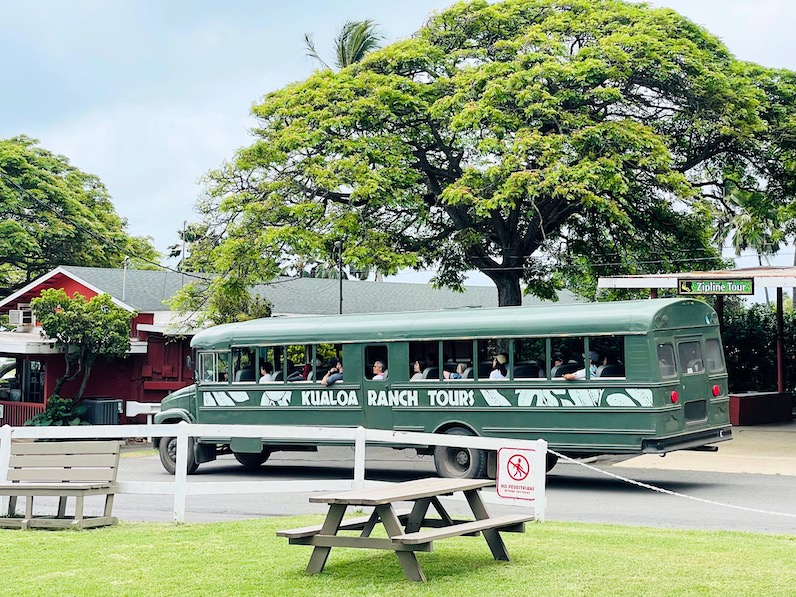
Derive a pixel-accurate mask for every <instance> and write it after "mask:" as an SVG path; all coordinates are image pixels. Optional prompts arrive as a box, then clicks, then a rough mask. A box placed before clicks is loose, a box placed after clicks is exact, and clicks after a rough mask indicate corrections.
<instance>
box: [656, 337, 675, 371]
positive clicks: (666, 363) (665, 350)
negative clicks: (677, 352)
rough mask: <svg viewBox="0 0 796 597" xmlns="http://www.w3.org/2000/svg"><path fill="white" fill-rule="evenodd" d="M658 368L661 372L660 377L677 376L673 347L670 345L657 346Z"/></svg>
mask: <svg viewBox="0 0 796 597" xmlns="http://www.w3.org/2000/svg"><path fill="white" fill-rule="evenodd" d="M658 368H659V369H660V371H661V377H675V376H676V375H677V371H676V370H675V368H674V347H673V346H672V345H671V344H658Z"/></svg>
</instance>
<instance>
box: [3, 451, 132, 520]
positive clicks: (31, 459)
mask: <svg viewBox="0 0 796 597" xmlns="http://www.w3.org/2000/svg"><path fill="white" fill-rule="evenodd" d="M121 446H122V444H121V442H118V441H51V442H12V443H11V457H10V459H9V466H8V474H7V479H8V481H9V482H8V483H3V484H0V495H7V496H9V504H8V515H7V516H6V517H0V527H4V528H17V529H30V528H49V529H54V528H56V529H57V528H78V529H83V528H88V527H98V526H107V525H112V524H116V522H117V519H116V518H115V517H113V516H111V511H112V509H113V498H114V495H115V493H116V473H117V471H118V469H119V455H120V452H121ZM91 495H104V496H105V508H104V510H103V514H102V516H93V517H88V516H85V515H84V513H83V509H84V500H85V497H86V496H91ZM40 496H55V497H57V498H58V510H57V512H56V513H55V514H54V515H49V516H42V515H35V514H34V512H33V501H34V498H35V497H40ZM19 497H24V498H25V514H24V516H22V517H20V516H19V515H17V513H16V506H17V498H19ZM70 497H74V498H75V509H74V515H73V516H68V515H67V514H66V506H67V498H70Z"/></svg>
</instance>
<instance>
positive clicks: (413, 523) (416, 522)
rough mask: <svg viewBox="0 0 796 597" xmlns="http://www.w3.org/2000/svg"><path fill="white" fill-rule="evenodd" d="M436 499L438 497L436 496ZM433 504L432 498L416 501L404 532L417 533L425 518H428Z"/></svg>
mask: <svg viewBox="0 0 796 597" xmlns="http://www.w3.org/2000/svg"><path fill="white" fill-rule="evenodd" d="M434 499H436V498H434ZM430 505H431V498H422V499H419V500H416V501H415V505H414V506H412V511H411V512H410V513H409V517H408V518H407V519H406V528H405V529H404V533H416V532H417V531H419V530H420V527H422V526H423V520H425V518H426V513H427V512H428V507H429V506H430Z"/></svg>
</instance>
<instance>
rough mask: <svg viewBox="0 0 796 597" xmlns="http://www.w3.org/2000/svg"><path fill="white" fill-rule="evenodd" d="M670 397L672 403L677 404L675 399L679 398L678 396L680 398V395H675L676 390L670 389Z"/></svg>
mask: <svg viewBox="0 0 796 597" xmlns="http://www.w3.org/2000/svg"><path fill="white" fill-rule="evenodd" d="M671 398H672V404H677V401H678V400H679V398H680V397H679V396H678V395H677V390H672V395H671Z"/></svg>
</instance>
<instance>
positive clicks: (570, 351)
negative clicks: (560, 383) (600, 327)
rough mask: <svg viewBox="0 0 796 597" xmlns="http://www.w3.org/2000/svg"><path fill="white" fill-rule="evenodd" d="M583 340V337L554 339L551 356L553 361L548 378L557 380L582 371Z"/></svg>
mask: <svg viewBox="0 0 796 597" xmlns="http://www.w3.org/2000/svg"><path fill="white" fill-rule="evenodd" d="M584 340H585V339H584V338H583V336H573V337H570V338H557V339H556V341H555V345H554V348H553V355H552V358H553V359H555V360H554V362H553V363H552V368H551V369H550V377H552V378H559V377H563V376H564V375H566V374H567V373H575V371H577V370H578V369H583V363H584V359H583V353H584V351H585V349H586V344H585V341H584ZM556 363H558V364H556Z"/></svg>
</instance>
